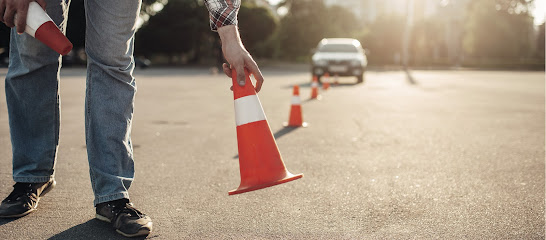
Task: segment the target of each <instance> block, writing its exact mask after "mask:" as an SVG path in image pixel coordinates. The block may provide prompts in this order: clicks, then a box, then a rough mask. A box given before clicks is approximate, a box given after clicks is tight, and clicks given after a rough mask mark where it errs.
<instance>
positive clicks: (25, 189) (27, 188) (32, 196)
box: [6, 183, 38, 204]
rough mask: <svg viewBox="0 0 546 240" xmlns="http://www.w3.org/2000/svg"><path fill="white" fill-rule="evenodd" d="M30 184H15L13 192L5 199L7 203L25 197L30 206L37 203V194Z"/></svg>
mask: <svg viewBox="0 0 546 240" xmlns="http://www.w3.org/2000/svg"><path fill="white" fill-rule="evenodd" d="M35 191H36V190H35V189H34V187H33V184H32V183H15V185H13V191H12V192H11V193H10V195H9V196H8V197H7V198H6V200H8V201H15V200H17V199H18V198H20V197H22V196H27V197H28V199H29V200H30V201H31V203H32V204H34V203H36V202H37V197H38V196H37V193H36V192H35Z"/></svg>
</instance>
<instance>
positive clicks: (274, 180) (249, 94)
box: [228, 70, 303, 195]
mask: <svg viewBox="0 0 546 240" xmlns="http://www.w3.org/2000/svg"><path fill="white" fill-rule="evenodd" d="M245 76H246V84H245V85H244V86H242V87H241V86H239V84H238V83H237V81H236V79H237V73H236V72H235V70H232V76H231V77H232V81H233V98H234V99H235V122H236V124H237V144H238V149H239V168H240V172H241V184H240V185H239V187H238V188H237V189H236V190H233V191H230V192H229V193H228V194H229V195H234V194H239V193H244V192H249V191H254V190H258V189H262V188H266V187H271V186H274V185H277V184H281V183H286V182H289V181H292V180H296V179H299V178H301V177H303V174H297V175H293V174H291V173H290V172H288V170H286V167H285V165H284V163H283V161H282V157H281V154H280V152H279V149H278V147H277V143H276V142H275V138H274V137H273V133H272V132H271V129H270V128H269V124H268V123H267V119H266V117H265V113H264V111H263V108H262V104H261V103H260V99H258V96H257V95H256V91H255V90H254V86H253V85H252V83H251V81H250V75H249V73H248V72H247V71H246V70H245Z"/></svg>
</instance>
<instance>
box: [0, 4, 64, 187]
mask: <svg viewBox="0 0 546 240" xmlns="http://www.w3.org/2000/svg"><path fill="white" fill-rule="evenodd" d="M68 5H69V2H68V1H62V0H53V1H47V9H46V11H47V13H48V14H49V15H50V17H51V18H52V19H53V21H54V22H55V23H56V24H57V25H58V26H61V29H63V31H64V29H65V26H66V16H67V14H68ZM9 56H10V59H9V68H8V73H7V75H6V84H5V91H6V102H7V107H8V115H9V117H8V118H9V126H10V136H11V144H12V153H13V180H14V181H16V182H47V181H49V180H50V179H52V178H53V177H54V168H55V162H56V158H57V148H58V145H59V128H60V97H59V70H60V67H61V64H60V60H61V58H60V55H59V54H58V53H56V52H55V51H53V50H52V49H50V48H49V47H47V46H46V45H44V44H42V43H41V42H40V41H38V40H36V39H34V38H33V37H31V36H30V35H28V34H20V35H19V34H17V33H16V31H15V28H13V29H12V31H11V41H10V55H9Z"/></svg>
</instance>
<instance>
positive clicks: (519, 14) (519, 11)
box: [463, 0, 534, 58]
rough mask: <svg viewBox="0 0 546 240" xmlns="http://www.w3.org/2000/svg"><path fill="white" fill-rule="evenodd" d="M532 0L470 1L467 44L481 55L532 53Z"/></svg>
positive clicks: (473, 54) (469, 53)
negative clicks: (530, 10) (530, 8)
mask: <svg viewBox="0 0 546 240" xmlns="http://www.w3.org/2000/svg"><path fill="white" fill-rule="evenodd" d="M530 2H531V1H529V0H496V1H490V0H475V1H473V2H471V3H470V5H469V9H468V16H467V19H466V24H465V36H464V39H463V46H464V49H465V51H466V53H467V54H468V55H470V56H473V57H478V58H521V57H529V56H530V54H531V53H532V48H533V44H532V39H531V38H532V36H533V34H532V33H533V31H534V30H533V18H532V17H531V16H530V15H529V10H528V5H529V4H530Z"/></svg>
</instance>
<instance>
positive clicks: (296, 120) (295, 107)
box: [283, 85, 307, 127]
mask: <svg viewBox="0 0 546 240" xmlns="http://www.w3.org/2000/svg"><path fill="white" fill-rule="evenodd" d="M283 125H284V126H285V127H307V123H306V122H303V117H302V112H301V99H300V87H299V86H298V85H294V92H293V96H292V106H291V107H290V117H289V118H288V123H285V124H283Z"/></svg>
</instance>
